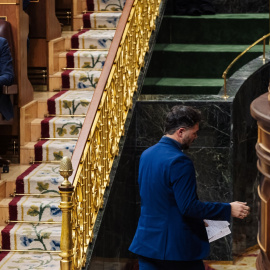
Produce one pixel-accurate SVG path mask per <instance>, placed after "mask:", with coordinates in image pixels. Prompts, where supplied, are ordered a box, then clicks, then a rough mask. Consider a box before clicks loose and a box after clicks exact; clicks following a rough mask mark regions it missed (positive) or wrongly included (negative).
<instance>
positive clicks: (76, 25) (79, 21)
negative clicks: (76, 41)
mask: <svg viewBox="0 0 270 270" xmlns="http://www.w3.org/2000/svg"><path fill="white" fill-rule="evenodd" d="M82 28H83V15H82V14H79V15H76V16H74V17H73V29H74V30H75V31H80V30H81V29H82Z"/></svg>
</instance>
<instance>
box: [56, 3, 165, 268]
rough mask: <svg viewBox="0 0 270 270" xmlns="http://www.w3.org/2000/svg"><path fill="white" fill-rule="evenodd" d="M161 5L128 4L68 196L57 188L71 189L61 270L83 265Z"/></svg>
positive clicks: (80, 147) (97, 92)
mask: <svg viewBox="0 0 270 270" xmlns="http://www.w3.org/2000/svg"><path fill="white" fill-rule="evenodd" d="M160 4H161V0H127V1H126V4H125V7H124V10H123V14H122V16H121V18H120V21H119V24H118V27H117V30H116V33H115V37H114V39H113V42H112V45H111V47H110V50H109V54H108V57H107V60H106V63H105V65H104V68H103V71H102V74H101V77H100V79H99V82H98V85H97V88H96V90H95V93H94V96H93V99H92V102H91V106H90V108H89V110H88V113H87V115H86V117H85V121H84V125H83V128H82V131H81V133H80V137H79V139H78V142H77V145H76V148H75V151H74V153H73V156H72V165H73V169H74V172H73V174H72V176H71V177H70V179H72V180H70V182H71V185H70V186H68V187H67V185H66V184H67V182H65V184H64V185H65V187H66V188H67V189H69V190H68V191H65V188H64V187H63V185H61V188H60V190H61V192H70V190H71V188H73V187H74V191H73V193H72V197H71V204H72V209H71V208H69V205H70V204H69V203H70V202H69V201H68V200H69V197H68V195H67V194H65V193H63V195H62V196H61V198H62V201H61V205H63V206H65V210H66V211H67V209H70V210H69V213H68V212H65V220H64V219H63V221H62V222H63V223H62V235H61V254H60V255H61V257H62V260H61V269H65V270H66V269H81V268H82V267H83V266H84V265H85V262H86V251H87V248H88V245H89V243H90V242H91V241H92V239H93V227H94V224H95V220H96V217H97V214H98V211H99V209H100V208H102V207H103V195H104V192H105V189H106V187H107V186H108V185H109V182H110V171H111V168H112V164H113V161H114V158H115V156H116V155H117V154H118V149H119V146H118V144H119V141H120V138H121V136H123V135H124V125H125V121H126V117H127V114H128V111H129V110H130V109H131V107H132V99H133V95H134V93H135V91H136V90H137V86H138V85H137V81H138V77H139V74H140V70H141V68H142V67H143V65H144V57H145V54H146V52H147V51H148V49H149V39H150V36H151V34H152V31H153V30H154V29H155V21H156V18H157V16H158V14H159V7H160ZM61 205H60V206H61ZM63 214H64V212H63ZM67 226H68V227H67ZM70 238H72V248H73V250H72V252H71V251H70V242H69V239H70ZM70 260H71V263H70Z"/></svg>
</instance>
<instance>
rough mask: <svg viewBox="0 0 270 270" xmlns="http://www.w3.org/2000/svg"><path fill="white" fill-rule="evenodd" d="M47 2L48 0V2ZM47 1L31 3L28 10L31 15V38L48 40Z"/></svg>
mask: <svg viewBox="0 0 270 270" xmlns="http://www.w3.org/2000/svg"><path fill="white" fill-rule="evenodd" d="M46 1H47V0H46ZM46 1H40V2H38V3H31V4H30V5H29V7H28V9H27V13H28V14H29V38H30V39H31V38H44V39H46V12H45V10H46Z"/></svg>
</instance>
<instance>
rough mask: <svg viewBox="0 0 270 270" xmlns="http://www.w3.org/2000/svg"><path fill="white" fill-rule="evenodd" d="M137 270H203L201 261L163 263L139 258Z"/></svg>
mask: <svg viewBox="0 0 270 270" xmlns="http://www.w3.org/2000/svg"><path fill="white" fill-rule="evenodd" d="M139 270H205V268H204V264H203V261H201V260H199V261H163V260H156V259H151V258H146V257H142V256H139Z"/></svg>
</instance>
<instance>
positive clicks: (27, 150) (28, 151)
mask: <svg viewBox="0 0 270 270" xmlns="http://www.w3.org/2000/svg"><path fill="white" fill-rule="evenodd" d="M35 144H36V142H29V143H27V144H26V145H23V146H21V148H20V149H21V151H20V164H24V165H27V164H29V163H30V161H33V160H34V159H35V150H34V146H35Z"/></svg>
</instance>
